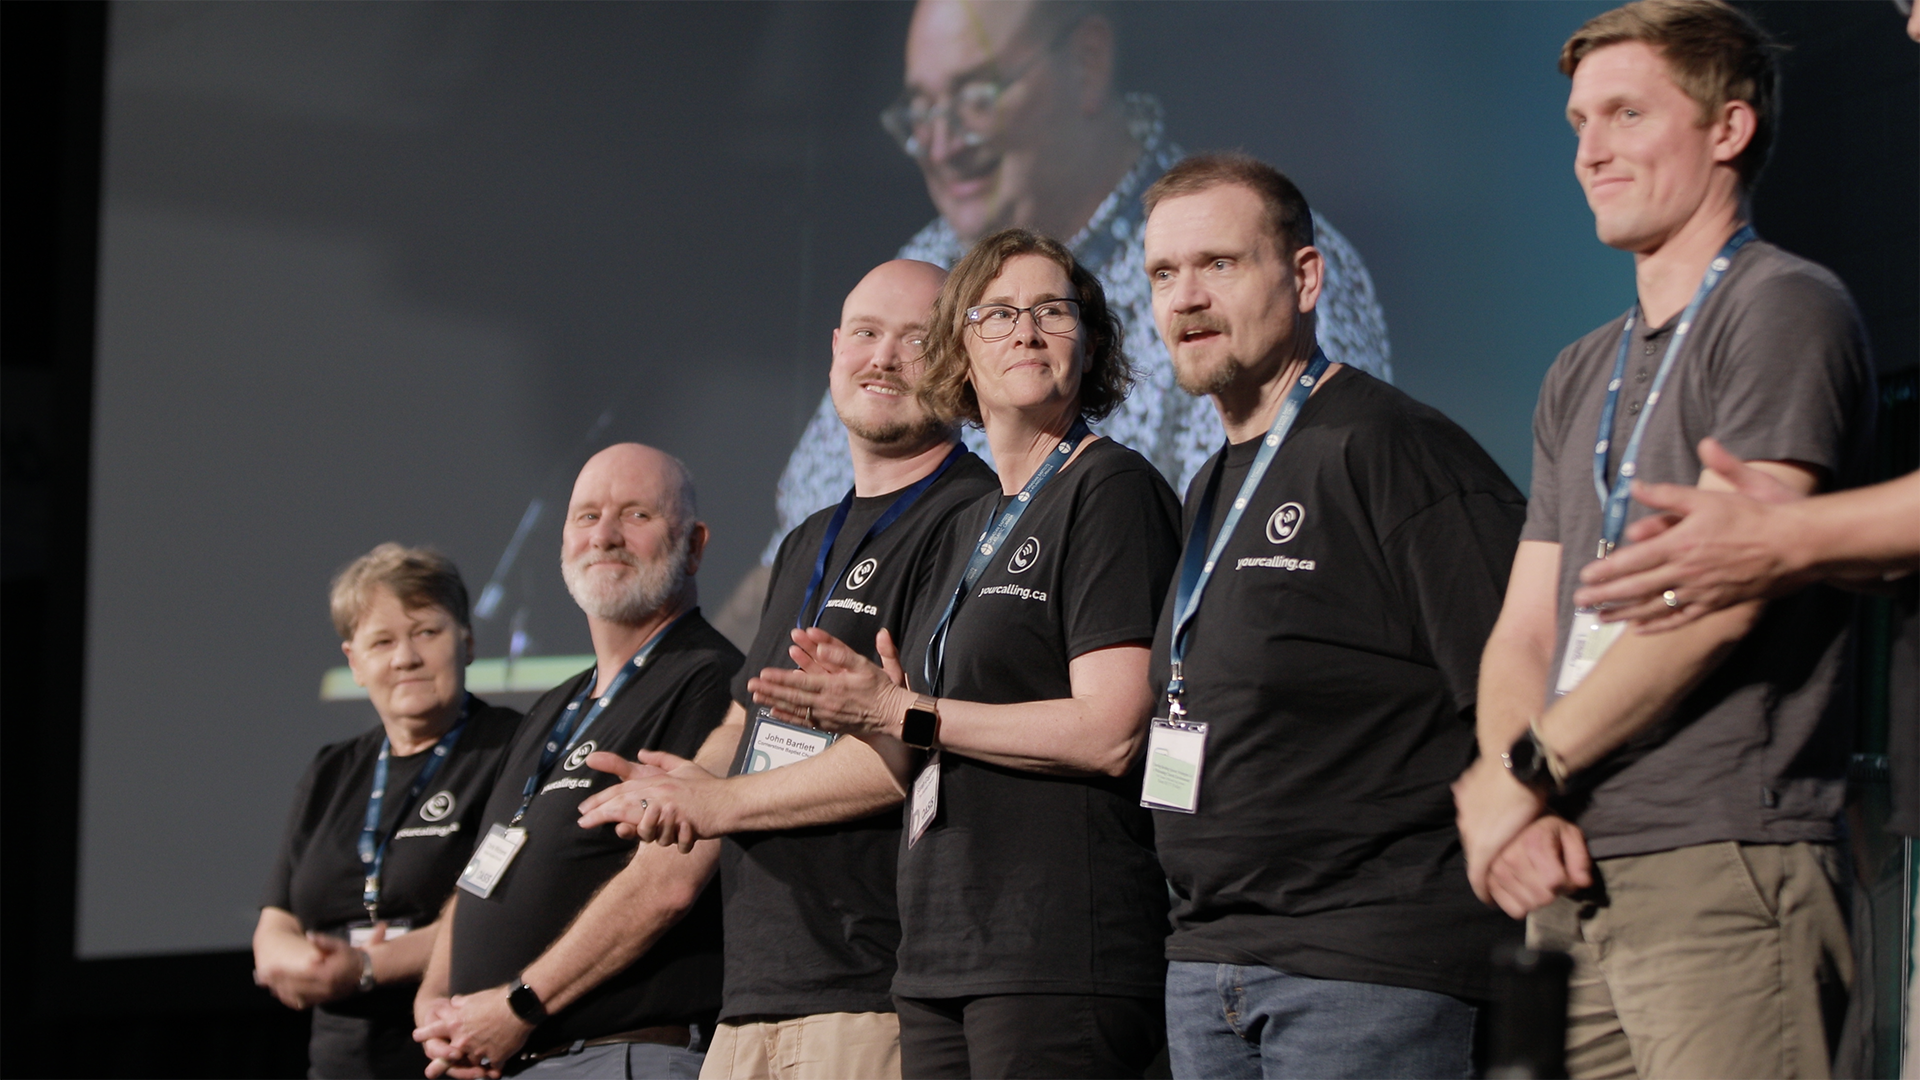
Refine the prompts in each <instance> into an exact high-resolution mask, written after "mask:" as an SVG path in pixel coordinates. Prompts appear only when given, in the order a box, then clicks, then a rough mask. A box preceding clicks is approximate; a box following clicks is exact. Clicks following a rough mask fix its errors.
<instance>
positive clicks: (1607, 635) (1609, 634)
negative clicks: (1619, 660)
mask: <svg viewBox="0 0 1920 1080" xmlns="http://www.w3.org/2000/svg"><path fill="white" fill-rule="evenodd" d="M1626 628H1627V624H1626V623H1625V622H1601V621H1600V612H1599V611H1598V610H1596V609H1594V608H1581V609H1580V610H1579V611H1576V612H1574V613H1573V626H1572V628H1571V629H1569V630H1568V631H1567V655H1566V658H1565V659H1563V660H1561V661H1560V681H1559V682H1558V683H1556V684H1555V685H1554V688H1553V693H1554V696H1555V697H1558V696H1560V695H1562V694H1571V693H1573V688H1574V687H1576V686H1579V685H1580V683H1581V681H1582V680H1584V679H1585V678H1586V677H1587V673H1588V672H1590V671H1592V670H1593V665H1595V664H1597V663H1599V662H1600V658H1601V657H1602V656H1605V655H1606V652H1607V650H1608V649H1611V648H1613V643H1614V642H1615V641H1618V640H1619V639H1620V632H1621V631H1622V630H1625V629H1626Z"/></svg>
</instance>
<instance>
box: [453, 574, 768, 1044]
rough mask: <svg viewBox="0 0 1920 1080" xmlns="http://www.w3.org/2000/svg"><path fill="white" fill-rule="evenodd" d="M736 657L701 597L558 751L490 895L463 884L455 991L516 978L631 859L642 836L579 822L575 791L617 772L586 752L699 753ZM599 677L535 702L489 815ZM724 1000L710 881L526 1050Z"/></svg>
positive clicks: (504, 816) (674, 1016) (580, 795)
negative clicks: (675, 918) (593, 762)
mask: <svg viewBox="0 0 1920 1080" xmlns="http://www.w3.org/2000/svg"><path fill="white" fill-rule="evenodd" d="M740 660H741V657H740V650H738V649H736V648H734V647H733V645H732V644H730V643H729V642H728V641H727V639H726V638H724V637H721V636H720V633H719V631H717V630H715V629H714V628H713V627H711V626H709V625H707V621H706V620H705V619H703V618H701V617H700V612H699V611H698V609H696V610H694V611H692V612H690V613H688V614H687V615H686V617H684V618H682V619H681V620H680V621H679V622H678V623H676V624H675V625H674V626H673V627H672V628H671V629H669V630H668V631H667V632H666V635H665V636H664V637H662V638H661V639H660V643H659V644H658V645H657V646H655V647H654V650H653V654H652V656H651V657H650V658H649V659H648V660H647V663H646V666H645V667H644V668H642V669H641V671H640V673H639V674H637V675H635V676H634V677H633V678H632V679H630V680H629V681H628V682H627V685H626V686H625V687H624V688H622V689H621V691H620V695H619V696H618V697H616V698H615V699H614V700H613V703H612V704H611V705H608V706H607V707H606V709H605V710H604V711H602V712H601V714H600V716H599V718H598V719H596V720H595V721H594V722H593V726H592V727H589V728H587V730H586V731H585V732H583V733H582V734H581V736H580V738H579V741H578V742H576V743H575V745H574V747H573V749H572V750H570V751H568V752H567V753H566V754H564V755H563V756H561V757H560V759H559V760H557V761H555V762H554V763H553V769H552V771H551V772H549V773H548V774H547V777H546V779H545V780H544V781H543V782H542V783H541V785H540V788H539V789H538V793H537V794H536V795H535V796H534V800H533V805H532V806H531V807H530V808H529V809H528V810H527V816H526V817H525V818H523V819H521V822H520V825H521V827H522V828H524V829H526V830H527V840H526V844H525V845H524V846H523V847H522V848H521V849H520V853H519V855H518V856H517V857H515V859H514V860H513V863H512V865H510V866H509V867H508V868H507V871H506V873H505V874H504V875H503V876H502V877H501V879H500V881H499V883H498V884H496V885H495V886H494V889H493V894H492V895H491V896H489V897H487V898H486V899H484V900H483V899H481V898H480V897H478V896H475V895H473V894H472V893H469V892H462V893H461V894H460V903H459V905H458V906H457V907H456V908H455V909H454V917H453V952H452V960H453V964H452V971H451V973H450V979H449V984H450V985H451V987H452V990H453V992H454V993H456V994H466V993H472V992H474V991H477V990H484V989H487V988H489V987H494V986H499V985H501V984H503V983H506V982H507V981H509V980H511V979H514V978H517V977H518V976H519V974H520V972H521V971H522V970H523V969H524V968H526V966H527V965H528V964H530V963H532V962H533V961H534V960H535V959H537V958H538V957H539V956H540V954H541V953H543V952H545V951H546V949H547V947H548V946H549V945H551V944H552V943H553V942H554V940H555V939H557V938H558V937H559V936H560V934H561V932H562V931H564V930H565V929H566V928H567V926H568V924H570V923H571V922H572V921H573V918H574V916H575V915H577V914H579V913H580V910H581V909H582V908H584V907H586V905H587V901H588V900H590V899H592V898H593V895H594V893H596V892H598V891H599V889H600V887H601V886H602V885H604V884H606V882H607V880H608V879H609V878H611V877H613V876H614V875H615V874H617V873H619V872H620V871H621V870H623V869H625V868H626V865H627V863H628V862H629V861H630V860H631V859H632V858H633V852H634V847H635V842H634V841H631V840H622V839H620V838H619V837H618V836H616V835H615V834H614V829H613V826H611V825H603V826H601V827H600V828H597V829H583V828H581V827H580V825H579V821H580V810H579V808H580V804H581V803H582V802H584V801H585V800H586V799H587V798H588V797H589V796H591V795H592V794H593V793H594V792H596V791H600V790H602V789H604V788H607V787H610V786H612V785H613V784H614V783H616V782H617V781H616V779H615V777H614V776H613V775H612V774H610V773H603V772H598V771H595V770H593V769H590V768H588V767H587V765H586V757H587V754H589V753H591V752H592V751H594V750H606V751H609V752H611V753H615V754H619V755H620V756H621V757H623V758H627V759H632V758H633V756H634V755H635V754H636V753H638V752H639V751H641V750H665V751H667V752H669V753H673V754H678V755H680V756H681V757H685V758H691V757H693V756H694V755H695V754H696V753H697V752H698V751H699V749H700V744H701V743H702V742H704V741H705V740H706V737H707V735H708V734H709V733H710V732H711V731H712V730H713V729H714V728H715V727H716V726H718V725H719V723H720V720H721V717H722V716H724V715H725V714H726V710H727V682H728V680H730V679H732V678H733V673H734V672H735V671H737V670H739V668H740ZM593 678H594V672H593V670H592V669H588V670H587V671H583V672H581V673H580V674H579V675H577V676H575V677H573V678H571V679H568V680H567V681H566V682H565V683H563V684H561V685H560V686H557V687H555V688H554V689H552V690H550V691H548V692H547V693H546V694H545V695H544V696H542V697H541V698H540V700H539V701H537V702H535V703H534V705H533V708H532V709H530V710H528V712H527V720H526V723H525V725H524V726H523V727H522V729H521V733H520V737H519V738H518V739H516V740H514V745H513V750H512V751H511V753H509V755H508V757H507V763H506V765H505V767H504V768H502V769H501V770H500V782H499V784H497V785H496V786H495V787H494V790H493V797H492V798H491V799H490V800H488V802H487V811H486V817H485V823H486V824H485V827H489V828H490V827H491V826H492V825H494V824H503V825H504V824H505V823H506V822H507V820H508V819H509V818H511V817H512V816H513V813H514V811H515V810H516V809H518V808H519V806H520V799H521V791H522V788H523V786H524V785H525V783H526V780H527V777H529V776H531V775H533V773H534V772H535V770H537V769H538V768H539V765H540V752H541V748H542V747H543V745H544V744H545V743H546V741H547V738H548V736H549V735H550V734H551V733H552V731H553V723H554V719H555V718H556V717H558V716H559V714H560V712H561V711H562V710H563V709H565V708H566V706H567V703H568V702H569V701H572V700H573V698H574V697H575V695H577V694H579V693H580V692H582V691H583V690H585V689H586V688H587V684H588V683H589V682H591V681H592V680H593ZM719 1006H720V898H719V895H718V892H717V890H716V889H715V888H713V887H711V886H709V887H708V888H707V889H705V890H703V891H702V892H701V895H700V899H699V900H698V901H696V902H695V903H694V905H693V907H692V908H691V909H690V910H689V911H688V912H687V914H686V916H685V917H684V918H682V919H681V920H680V922H678V923H676V924H675V925H674V926H673V928H672V929H670V930H668V931H667V932H666V933H665V934H664V935H662V936H661V938H660V939H659V940H658V941H656V942H655V943H654V945H653V947H652V948H651V949H649V950H647V952H646V953H644V954H643V955H642V956H641V957H640V958H639V959H638V960H636V961H634V962H633V963H632V964H631V965H629V966H628V967H627V968H626V969H625V970H623V971H621V972H620V973H619V974H617V975H614V976H612V977H611V978H609V979H607V980H606V981H605V982H603V983H601V984H600V985H599V986H596V987H594V988H593V989H592V990H590V991H588V992H587V994H586V995H585V996H583V997H582V998H581V999H580V1000H578V1001H576V1002H574V1003H573V1004H572V1005H570V1006H568V1007H567V1008H565V1009H563V1010H561V1011H560V1012H559V1013H557V1014H555V1015H554V1016H552V1017H550V1018H549V1019H548V1020H547V1021H546V1022H545V1023H543V1024H541V1025H540V1026H539V1028H537V1029H536V1030H535V1031H534V1033H533V1035H532V1036H531V1037H529V1038H528V1040H527V1049H529V1050H534V1051H538V1050H543V1049H546V1048H548V1047H552V1046H557V1045H559V1044H562V1043H570V1042H573V1041H574V1040H576V1039H591V1038H596V1037H598V1036H601V1035H608V1034H612V1033H615V1032H621V1031H631V1030H633V1029H635V1028H642V1027H650V1026H653V1025H656V1024H686V1023H699V1024H710V1023H712V1021H713V1017H714V1013H715V1011H716V1010H717V1009H718V1008H719Z"/></svg>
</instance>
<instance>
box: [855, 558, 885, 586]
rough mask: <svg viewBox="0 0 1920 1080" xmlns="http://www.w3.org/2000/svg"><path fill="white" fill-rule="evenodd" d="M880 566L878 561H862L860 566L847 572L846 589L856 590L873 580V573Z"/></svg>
mask: <svg viewBox="0 0 1920 1080" xmlns="http://www.w3.org/2000/svg"><path fill="white" fill-rule="evenodd" d="M879 566H880V561H879V560H878V559H862V560H860V565H858V566H856V567H854V568H853V569H851V570H849V571H847V588H849V589H857V588H859V587H860V586H862V585H865V584H866V583H867V582H869V581H872V580H873V572H874V570H875V569H877V568H878V567H879Z"/></svg>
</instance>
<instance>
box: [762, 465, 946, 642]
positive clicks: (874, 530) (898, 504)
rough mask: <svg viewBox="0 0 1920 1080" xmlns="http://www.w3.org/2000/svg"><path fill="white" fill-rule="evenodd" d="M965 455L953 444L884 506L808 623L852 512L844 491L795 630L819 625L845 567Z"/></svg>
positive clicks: (850, 497)
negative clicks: (934, 464) (816, 594)
mask: <svg viewBox="0 0 1920 1080" xmlns="http://www.w3.org/2000/svg"><path fill="white" fill-rule="evenodd" d="M966 452H967V448H966V445H965V444H964V443H955V444H954V446H953V449H952V450H949V451H947V456H946V458H945V460H943V461H941V462H940V467H939V468H937V469H935V470H933V471H932V472H931V473H928V474H927V475H926V476H925V477H922V478H921V479H919V480H917V481H915V482H914V484H913V486H912V487H909V488H907V489H905V490H903V491H901V492H900V494H899V495H898V496H897V497H895V499H894V500H893V502H892V504H891V505H889V506H888V507H887V511H886V513H884V514H881V515H880V516H879V518H877V519H875V521H874V523H873V524H872V525H869V526H867V534H866V535H865V536H862V537H861V538H860V542H859V543H858V544H855V545H854V546H853V550H852V551H851V552H849V553H848V555H847V563H846V566H842V567H841V568H840V573H839V574H835V575H834V577H833V582H832V584H830V585H828V586H827V592H826V595H825V596H822V597H821V598H820V607H819V608H818V609H817V610H815V611H814V613H813V622H811V623H809V622H807V609H808V608H809V607H812V606H813V594H814V592H815V591H816V590H817V589H819V588H820V583H821V582H822V581H824V580H826V576H827V556H829V555H831V554H832V553H833V543H834V541H836V540H838V539H840V529H841V527H842V526H844V525H846V523H847V513H848V512H849V511H850V510H852V509H853V489H852V488H848V489H847V496H846V498H844V499H841V500H840V509H838V510H835V511H834V512H833V518H832V519H831V520H829V521H828V522H827V535H826V536H825V537H824V538H823V539H821V541H820V554H819V555H817V556H815V557H814V560H813V576H812V577H811V578H809V579H807V595H806V596H805V597H803V598H801V600H800V610H799V611H797V612H795V613H794V616H793V625H794V628H795V629H798V630H804V629H806V628H807V627H808V626H818V625H820V615H821V613H822V612H824V611H826V609H827V601H828V600H830V599H832V598H833V590H834V587H835V586H837V585H839V584H840V577H841V575H843V574H845V573H846V570H847V566H851V565H852V564H853V560H854V559H856V558H858V557H859V555H860V549H861V548H863V547H866V546H867V541H869V540H871V539H873V538H874V537H876V536H879V535H880V534H881V533H883V532H886V531H887V526H889V525H892V524H893V523H894V522H896V521H898V520H900V518H901V516H902V515H904V514H905V513H906V512H907V511H908V510H910V509H912V508H913V504H914V503H915V502H917V501H918V500H919V498H920V496H922V495H925V494H926V493H927V489H928V488H930V487H932V486H933V482H934V481H936V480H938V479H940V474H941V473H944V472H946V471H947V466H949V465H952V464H953V463H954V462H956V461H959V460H960V456H961V455H962V454H965V453H966Z"/></svg>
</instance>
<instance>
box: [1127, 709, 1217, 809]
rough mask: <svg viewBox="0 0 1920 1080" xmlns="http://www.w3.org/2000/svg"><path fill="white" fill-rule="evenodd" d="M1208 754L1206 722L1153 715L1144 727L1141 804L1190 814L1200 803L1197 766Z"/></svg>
mask: <svg viewBox="0 0 1920 1080" xmlns="http://www.w3.org/2000/svg"><path fill="white" fill-rule="evenodd" d="M1206 757H1207V725H1205V724H1201V723H1196V722H1194V721H1191V720H1168V719H1166V718H1164V717H1158V716H1156V717H1154V719H1153V726H1152V727H1150V728H1149V729H1147V775H1146V778H1145V780H1144V781H1143V782H1142V783H1141V785H1140V805H1141V806H1144V807H1147V808H1148V809H1152V810H1174V811H1178V812H1179V813H1182V814H1191V813H1193V812H1194V810H1195V809H1197V808H1198V807H1199V806H1200V767H1201V765H1202V763H1204V762H1205V761H1206Z"/></svg>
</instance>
